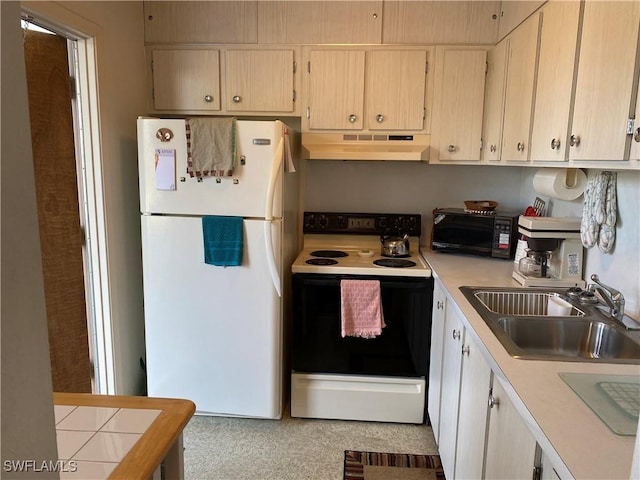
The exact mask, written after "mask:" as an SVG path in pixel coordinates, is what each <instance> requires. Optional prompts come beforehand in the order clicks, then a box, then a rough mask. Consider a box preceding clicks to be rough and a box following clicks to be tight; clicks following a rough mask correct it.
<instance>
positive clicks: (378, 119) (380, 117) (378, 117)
mask: <svg viewBox="0 0 640 480" xmlns="http://www.w3.org/2000/svg"><path fill="white" fill-rule="evenodd" d="M376 122H378V123H382V122H384V115H382V114H381V113H379V114H378V115H376Z"/></svg>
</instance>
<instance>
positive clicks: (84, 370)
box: [24, 31, 92, 392]
mask: <svg viewBox="0 0 640 480" xmlns="http://www.w3.org/2000/svg"><path fill="white" fill-rule="evenodd" d="M24 45H25V63H26V71H27V86H28V92H29V114H30V117H31V140H32V144H33V163H34V172H35V185H36V201H37V206H38V226H39V229H40V246H41V253H42V270H43V272H42V273H43V277H44V292H45V301H46V307H47V323H48V330H49V347H50V356H51V370H52V377H53V390H54V391H56V392H91V373H92V368H91V362H90V360H89V341H88V334H87V309H86V303H85V285H84V268H83V259H82V243H83V235H82V231H81V227H80V212H79V205H78V184H77V174H76V159H75V144H74V137H73V117H72V111H71V92H70V81H69V67H68V65H69V60H68V56H67V40H66V39H64V38H62V37H58V36H55V35H49V34H46V33H39V32H33V31H26V32H25V43H24Z"/></svg>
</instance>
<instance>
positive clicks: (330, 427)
mask: <svg viewBox="0 0 640 480" xmlns="http://www.w3.org/2000/svg"><path fill="white" fill-rule="evenodd" d="M184 448H185V451H184V463H185V467H184V468H185V478H186V479H187V480H294V479H295V480H341V479H342V464H343V459H344V451H345V450H362V451H373V452H388V453H413V454H427V455H433V454H437V453H438V449H437V446H436V444H435V441H434V438H433V433H432V430H431V427H429V426H426V425H402V424H392V423H376V422H357V421H343V420H314V419H300V418H291V416H290V415H289V411H288V410H287V411H285V414H284V415H283V418H282V420H257V419H244V418H227V417H209V416H200V415H198V416H194V417H193V418H192V419H191V420H190V422H189V424H188V425H187V427H186V428H185V430H184Z"/></svg>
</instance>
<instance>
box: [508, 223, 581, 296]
mask: <svg viewBox="0 0 640 480" xmlns="http://www.w3.org/2000/svg"><path fill="white" fill-rule="evenodd" d="M518 233H520V234H522V235H524V236H525V237H526V238H527V246H528V249H526V252H525V253H524V256H521V257H518V256H516V261H515V262H514V267H513V278H514V279H515V280H516V281H517V282H518V283H519V284H521V285H523V286H525V287H575V286H578V287H584V286H585V283H584V280H583V279H582V260H583V247H582V242H581V240H580V219H579V218H573V217H533V216H525V215H521V216H520V218H519V220H518Z"/></svg>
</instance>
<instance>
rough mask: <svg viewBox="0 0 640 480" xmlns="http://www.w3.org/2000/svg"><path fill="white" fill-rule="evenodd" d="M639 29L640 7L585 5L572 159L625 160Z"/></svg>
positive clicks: (572, 126)
mask: <svg viewBox="0 0 640 480" xmlns="http://www.w3.org/2000/svg"><path fill="white" fill-rule="evenodd" d="M639 27H640V2H637V1H634V2H626V1H620V2H596V1H589V2H585V4H584V18H583V23H582V38H581V44H580V54H579V62H578V72H577V78H576V91H575V102H574V110H573V120H572V125H571V129H570V137H569V159H570V160H574V161H593V160H600V161H615V160H618V161H620V160H624V159H625V158H626V154H627V152H628V150H627V148H628V146H629V142H630V141H631V135H630V134H627V133H626V130H627V121H628V119H629V112H630V109H631V101H632V93H633V90H634V88H633V87H634V70H635V67H636V61H637V55H638V52H637V45H638V28H639Z"/></svg>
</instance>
